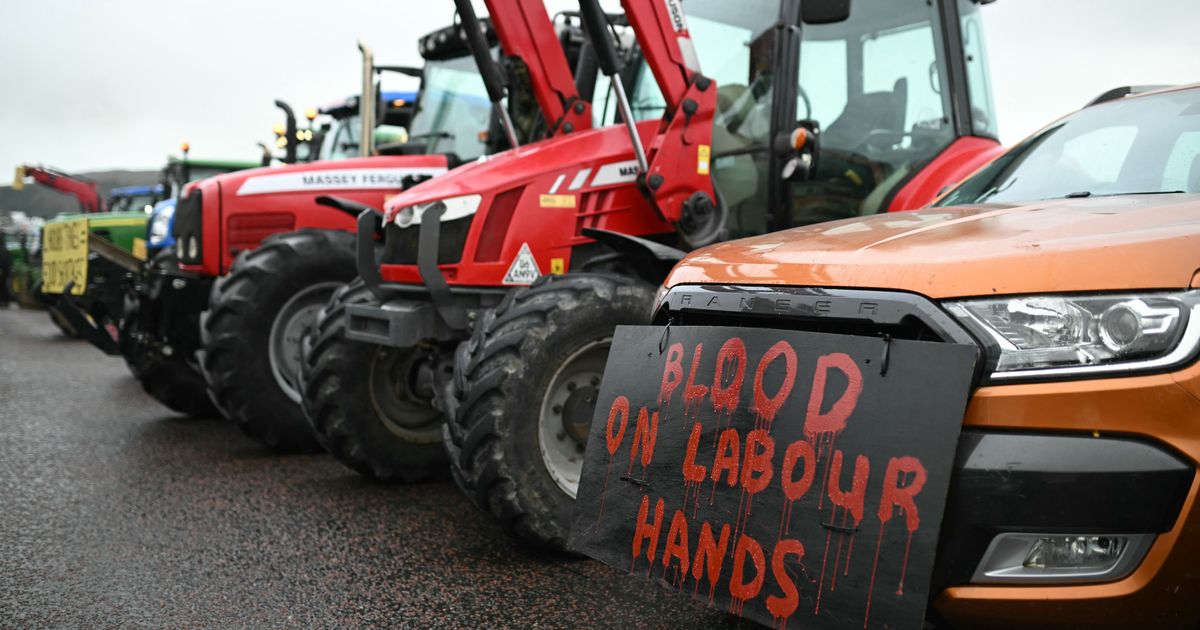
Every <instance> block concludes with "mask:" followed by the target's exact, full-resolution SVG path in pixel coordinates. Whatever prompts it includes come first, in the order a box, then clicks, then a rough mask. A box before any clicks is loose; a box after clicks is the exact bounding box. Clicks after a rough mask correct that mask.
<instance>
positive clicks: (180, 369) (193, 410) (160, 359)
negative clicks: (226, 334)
mask: <svg viewBox="0 0 1200 630" xmlns="http://www.w3.org/2000/svg"><path fill="white" fill-rule="evenodd" d="M172 262H174V261H172ZM139 310H141V306H140V302H139V301H138V300H126V303H125V314H124V317H123V318H122V320H121V328H120V333H121V334H120V340H121V341H120V349H121V356H123V357H124V358H125V365H127V366H128V367H129V371H130V372H132V373H133V376H134V378H136V379H137V380H138V382H139V383H141V385H142V389H143V390H145V392H146V393H147V394H149V395H150V397H151V398H153V399H154V400H157V401H158V402H160V403H162V404H163V405H164V406H166V407H167V408H168V409H170V410H171V411H175V412H178V413H181V414H183V415H185V416H188V417H190V418H213V417H216V416H217V415H219V412H218V411H217V407H216V405H214V404H213V402H212V400H211V399H210V398H209V397H208V385H207V383H205V382H204V375H203V374H201V373H200V367H199V366H198V365H196V364H194V363H192V362H191V361H189V360H188V358H187V357H184V356H181V355H179V354H172V355H170V356H167V355H164V354H163V352H162V350H161V349H159V348H157V347H154V345H153V344H149V343H146V342H145V341H143V340H142V338H141V336H140V335H139V334H138V331H137V330H136V324H137V321H138V311H139Z"/></svg>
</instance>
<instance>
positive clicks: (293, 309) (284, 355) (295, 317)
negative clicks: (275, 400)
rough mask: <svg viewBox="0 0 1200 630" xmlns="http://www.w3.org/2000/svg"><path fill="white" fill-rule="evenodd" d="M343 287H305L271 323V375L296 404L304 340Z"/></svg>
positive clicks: (325, 284)
mask: <svg viewBox="0 0 1200 630" xmlns="http://www.w3.org/2000/svg"><path fill="white" fill-rule="evenodd" d="M339 286H341V285H340V284H339V283H337V282H323V283H321V284H314V285H312V286H308V287H305V288H304V289H301V290H300V291H299V292H297V293H296V294H295V295H293V296H292V297H291V299H289V300H288V301H287V302H286V303H285V304H284V305H283V308H281V309H279V313H277V314H276V315H275V321H274V322H272V323H271V334H270V338H269V343H268V346H269V347H268V351H267V357H268V360H269V361H270V363H271V374H272V375H274V377H275V382H276V383H277V384H278V385H279V389H281V390H283V393H284V394H285V395H286V396H287V397H288V398H289V399H290V400H291V401H292V402H294V403H297V404H299V403H300V361H301V354H302V352H303V350H302V346H303V342H304V337H305V336H307V335H308V333H309V332H310V331H311V330H313V328H314V326H315V325H316V322H317V313H318V312H320V310H321V307H323V306H325V304H326V303H327V302H329V297H330V296H331V295H333V292H334V291H335V290H337V288H338V287H339Z"/></svg>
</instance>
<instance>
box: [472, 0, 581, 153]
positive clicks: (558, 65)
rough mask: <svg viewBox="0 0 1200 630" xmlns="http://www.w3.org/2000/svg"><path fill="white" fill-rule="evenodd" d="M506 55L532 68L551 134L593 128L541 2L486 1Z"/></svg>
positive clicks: (515, 0) (521, 0)
mask: <svg viewBox="0 0 1200 630" xmlns="http://www.w3.org/2000/svg"><path fill="white" fill-rule="evenodd" d="M484 4H486V5H487V9H488V13H489V14H490V15H491V19H492V24H493V25H494V26H495V28H496V35H497V36H498V37H499V39H500V45H501V47H502V48H503V50H504V52H505V54H506V55H508V56H510V57H516V58H519V59H521V60H522V61H523V62H524V63H525V66H526V67H528V68H529V77H530V83H531V84H532V85H531V88H532V89H533V96H534V98H536V99H537V102H538V106H539V107H540V108H541V110H542V115H543V116H544V117H545V119H546V124H547V125H548V126H549V130H550V135H552V136H553V135H559V134H564V133H570V132H572V131H580V130H583V129H590V128H591V126H592V106H591V103H589V102H588V101H587V100H585V99H583V98H581V97H580V95H579V91H578V89H577V88H576V84H575V77H574V74H573V73H572V72H571V67H570V64H569V63H568V62H567V56H566V54H565V53H564V52H563V47H562V46H561V45H560V44H559V41H558V35H557V34H556V33H555V31H554V23H553V22H552V21H551V19H550V16H549V14H548V13H546V7H545V5H544V4H543V3H542V2H540V1H539V2H529V1H527V0H485V2H484Z"/></svg>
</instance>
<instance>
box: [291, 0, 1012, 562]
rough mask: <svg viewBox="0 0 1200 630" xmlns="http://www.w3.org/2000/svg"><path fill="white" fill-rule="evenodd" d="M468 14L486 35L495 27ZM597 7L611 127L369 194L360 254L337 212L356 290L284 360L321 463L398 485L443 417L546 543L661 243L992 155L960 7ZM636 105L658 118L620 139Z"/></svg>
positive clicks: (964, 167) (908, 183)
mask: <svg viewBox="0 0 1200 630" xmlns="http://www.w3.org/2000/svg"><path fill="white" fill-rule="evenodd" d="M457 4H458V5H459V12H460V14H461V15H462V16H463V20H464V23H467V24H468V25H469V24H470V18H471V14H470V11H469V8H470V3H469V2H465V1H459V2H458V3H457ZM488 5H489V9H490V11H491V16H492V19H493V21H494V22H495V24H496V27H497V29H498V30H499V31H501V33H503V31H504V29H505V28H506V26H507V24H509V23H510V22H515V21H518V20H519V17H520V16H519V14H516V13H510V12H505V13H501V11H499V10H498V9H497V7H496V6H495V5H496V3H494V2H489V3H488ZM622 5H623V6H624V9H625V14H626V19H627V20H628V22H629V24H630V25H631V26H632V27H633V29H634V31H635V32H636V35H637V41H638V44H639V45H640V48H641V51H642V54H643V55H644V58H645V64H644V65H643V64H636V65H635V66H634V67H630V66H625V67H624V68H622V67H621V64H620V60H619V59H618V58H617V55H616V54H615V53H614V51H613V45H612V40H611V37H610V29H608V28H607V24H605V23H604V16H603V14H602V13H601V12H600V9H599V7H598V6H597V4H596V2H595V1H594V0H584V1H582V2H581V7H582V9H583V15H584V17H585V20H584V22H585V25H586V26H587V29H586V30H587V32H588V33H589V35H590V41H591V43H592V45H593V46H594V47H595V48H596V49H597V53H598V58H599V60H600V63H601V65H602V68H603V70H604V72H605V74H606V75H608V76H610V77H612V87H613V94H614V96H615V97H616V100H617V104H618V107H619V109H620V113H621V119H622V120H623V121H624V122H625V125H624V127H622V126H613V127H607V128H602V129H594V130H591V131H587V132H582V133H575V134H572V135H570V136H567V137H562V138H550V139H547V140H542V141H540V142H536V143H532V144H529V145H525V146H522V147H519V148H516V149H514V150H511V151H508V152H505V153H503V154H500V155H496V156H493V157H491V158H490V159H489V160H487V161H485V162H479V163H476V164H472V165H469V166H466V167H463V168H461V169H458V170H457V171H455V172H453V173H449V174H447V175H444V176H442V177H439V178H437V179H435V180H432V181H430V182H427V183H425V184H422V185H421V186H418V187H416V188H413V189H412V190H408V191H406V192H405V193H403V194H401V195H398V196H396V197H394V198H393V199H392V200H391V201H390V202H389V203H388V204H387V207H386V214H385V216H384V221H383V224H384V227H383V231H384V235H385V239H384V247H383V249H382V252H381V257H380V258H378V259H376V258H373V257H372V254H373V253H374V252H375V251H376V247H375V229H376V228H375V226H376V225H377V224H376V223H375V221H376V219H375V216H374V215H373V214H371V213H364V214H363V215H361V216H360V223H359V226H360V230H359V250H358V253H359V273H360V275H361V277H362V280H363V283H362V284H361V285H359V286H352V287H351V288H348V289H346V290H343V291H342V292H339V293H338V294H337V295H335V297H334V301H333V302H332V303H331V305H330V306H329V307H327V309H326V310H325V311H324V312H323V313H322V316H321V317H320V318H319V320H318V322H317V334H316V335H315V338H314V341H313V343H312V345H311V348H310V350H309V351H308V352H307V354H306V357H305V367H304V380H305V385H304V395H305V401H304V403H305V408H306V410H307V411H308V413H309V416H310V418H311V420H312V421H313V423H314V425H315V426H316V428H317V430H318V432H319V433H320V434H321V435H322V440H323V442H324V443H325V444H326V445H327V446H329V447H330V449H331V451H332V452H333V453H334V455H336V456H338V457H339V458H341V459H342V460H343V461H345V462H346V463H348V464H349V465H351V466H352V467H354V468H356V469H358V470H360V471H362V472H364V473H365V474H368V475H373V476H375V477H379V478H385V479H393V478H395V479H408V478H414V477H420V476H422V475H425V474H428V471H429V468H430V467H431V466H433V465H435V464H434V463H435V462H436V461H437V449H438V448H439V447H438V445H437V444H435V439H434V437H433V436H434V433H435V429H436V427H437V426H438V425H439V424H440V423H441V422H442V419H443V418H448V419H449V422H448V423H447V424H446V427H445V446H446V450H447V452H448V453H449V455H450V463H451V469H452V472H453V473H454V477H455V479H456V480H457V482H458V483H459V485H460V486H461V487H462V488H463V490H464V491H466V492H467V494H468V496H470V497H471V499H472V500H473V502H474V503H475V504H476V505H477V506H478V507H479V508H480V509H481V510H483V511H484V512H486V513H488V514H490V515H492V516H493V517H495V518H496V519H497V520H498V521H500V523H501V524H502V525H503V526H504V527H505V528H506V529H508V530H509V531H511V532H514V533H516V534H517V535H518V536H520V537H522V538H524V539H525V540H527V541H531V542H533V543H535V544H541V545H545V546H549V547H552V548H562V547H563V545H564V544H565V540H566V531H567V524H568V523H569V516H570V511H571V507H572V502H573V497H574V495H575V491H576V488H577V486H578V480H579V474H580V468H581V466H582V461H583V452H584V442H585V440H586V436H587V434H588V425H589V423H590V422H591V419H592V412H593V406H594V403H595V399H596V393H597V385H598V384H599V380H600V376H601V372H602V370H603V368H604V364H605V358H606V355H607V352H608V347H609V343H610V339H611V336H612V331H613V328H614V327H615V326H617V325H619V324H625V323H637V322H642V321H644V320H645V319H646V317H647V316H648V314H649V309H650V307H651V304H652V301H653V297H654V292H655V286H656V285H657V284H658V283H659V282H660V281H661V280H662V278H663V277H664V275H665V274H666V272H667V271H668V270H669V269H670V267H671V266H672V264H673V263H674V261H675V260H676V259H677V258H678V256H679V255H680V252H679V250H678V249H676V248H692V247H696V246H700V245H704V244H707V243H710V242H713V241H715V240H718V239H725V238H735V237H741V236H746V235H752V234H761V233H764V232H768V231H772V230H776V229H780V228H784V227H787V226H791V225H801V224H805V223H811V222H814V221H819V220H825V219H832V218H837V217H845V216H854V215H858V214H873V213H879V212H889V211H897V210H906V209H910V208H916V207H919V206H921V205H924V204H925V203H927V202H929V201H930V200H932V199H933V197H934V196H935V194H936V193H937V192H938V191H939V190H941V189H942V188H943V187H945V186H947V185H949V184H951V183H953V182H955V181H957V180H958V179H960V178H961V177H963V176H965V175H966V174H968V173H970V172H972V171H973V170H974V169H975V168H977V167H978V166H979V165H981V164H983V163H984V162H986V161H987V160H988V159H990V158H991V157H992V156H994V155H995V154H997V153H998V152H999V150H1000V147H999V144H998V142H997V141H996V140H995V138H994V135H995V133H994V128H993V127H992V124H993V123H992V115H991V112H992V104H991V95H990V93H989V92H988V88H987V72H986V68H985V65H984V64H985V59H984V50H983V42H982V40H981V39H980V35H981V33H980V23H979V15H978V6H977V3H975V2H972V1H970V0H936V1H933V2H927V1H926V0H895V1H889V2H886V3H882V2H867V1H860V2H857V3H856V4H855V5H854V10H853V12H850V13H849V15H848V16H847V15H846V13H847V11H848V7H847V3H846V2H844V1H839V0H833V1H827V0H808V1H806V2H804V3H803V4H801V2H799V1H798V0H753V1H750V2H736V3H734V2H724V1H719V0H688V2H686V3H679V2H676V1H674V0H666V1H664V0H623V2H622ZM802 7H803V8H802ZM692 38H695V41H696V42H698V43H699V44H700V45H699V46H695V47H693V45H692ZM477 58H479V55H477ZM484 63H486V60H484ZM701 67H703V68H705V70H706V72H707V73H708V74H701V73H700V71H699V70H700V68H701ZM647 70H648V71H647ZM485 76H486V73H485ZM626 83H632V85H633V86H634V87H633V91H634V92H635V93H636V94H637V95H638V96H637V97H636V98H634V99H632V101H631V100H630V99H629V98H627V96H626V91H625V88H624V85H625V84H626ZM652 83H654V84H657V87H658V88H660V91H661V98H660V99H657V100H656V99H651V98H647V95H648V94H650V93H651V92H652V91H651V90H646V89H643V88H644V86H646V85H648V84H652ZM596 106H597V107H599V106H600V104H599V103H596ZM648 112H649V113H652V114H654V115H660V116H661V119H659V120H652V121H644V122H636V123H635V122H634V121H637V120H639V118H640V117H641V115H645V114H646V113H648ZM631 138H632V142H631V141H630V140H631ZM897 220H904V219H903V218H899V217H898V218H897ZM758 271H761V270H758ZM464 340H466V342H465V343H462V344H461V345H460V342H462V341H464ZM451 364H453V370H452V372H451V368H450V367H449V366H450V365H451ZM447 376H449V378H447Z"/></svg>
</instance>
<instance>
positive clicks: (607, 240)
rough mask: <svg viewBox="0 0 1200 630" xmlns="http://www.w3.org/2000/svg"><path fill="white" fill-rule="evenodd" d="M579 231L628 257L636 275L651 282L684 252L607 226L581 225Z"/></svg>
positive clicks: (660, 280)
mask: <svg viewBox="0 0 1200 630" xmlns="http://www.w3.org/2000/svg"><path fill="white" fill-rule="evenodd" d="M583 235H584V236H586V237H588V238H590V239H592V240H594V241H596V242H598V243H600V244H602V245H605V246H607V247H608V248H609V249H612V250H613V251H614V252H616V253H617V254H619V255H621V256H622V257H624V258H626V259H628V260H629V261H631V262H632V263H633V268H634V269H635V270H636V273H637V276H638V277H639V278H641V279H642V280H645V281H646V282H649V283H650V284H653V285H655V286H657V285H660V284H662V283H663V280H666V279H667V274H669V273H670V272H671V269H673V268H674V267H675V265H676V264H677V263H678V262H679V261H681V260H683V258H684V256H687V252H685V251H683V250H679V249H675V248H674V247H671V246H669V245H663V244H662V243H656V242H654V241H651V240H649V239H644V238H640V237H637V236H630V235H628V234H622V233H620V232H613V231H611V230H601V229H598V228H584V229H583Z"/></svg>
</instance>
